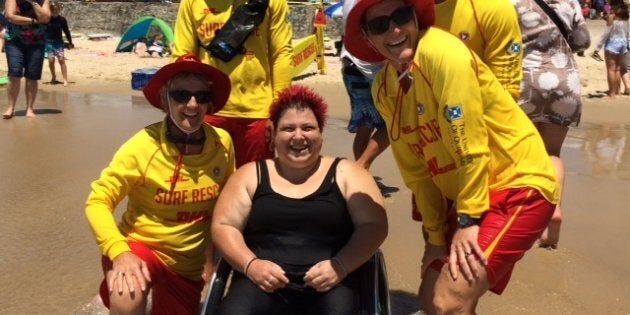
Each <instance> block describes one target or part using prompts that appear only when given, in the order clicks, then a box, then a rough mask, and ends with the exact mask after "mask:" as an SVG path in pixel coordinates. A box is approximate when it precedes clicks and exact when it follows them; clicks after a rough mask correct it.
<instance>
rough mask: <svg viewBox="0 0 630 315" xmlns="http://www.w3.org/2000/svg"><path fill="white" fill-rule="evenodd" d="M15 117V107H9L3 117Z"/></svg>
mask: <svg viewBox="0 0 630 315" xmlns="http://www.w3.org/2000/svg"><path fill="white" fill-rule="evenodd" d="M11 118H13V108H9V109H7V110H6V111H5V112H4V114H2V119H11Z"/></svg>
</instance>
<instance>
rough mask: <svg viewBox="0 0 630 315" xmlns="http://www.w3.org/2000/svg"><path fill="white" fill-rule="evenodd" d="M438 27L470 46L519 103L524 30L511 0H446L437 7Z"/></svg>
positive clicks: (436, 24) (436, 23) (436, 22)
mask: <svg viewBox="0 0 630 315" xmlns="http://www.w3.org/2000/svg"><path fill="white" fill-rule="evenodd" d="M435 15H436V21H435V26H437V27H439V28H443V29H445V30H446V31H449V32H451V33H452V34H453V35H455V36H457V37H459V38H460V39H461V40H462V41H464V42H465V43H466V45H468V47H470V48H471V49H472V50H473V51H474V52H475V53H476V54H477V56H479V57H480V58H481V60H482V61H483V62H484V63H485V64H487V65H488V66H489V67H490V70H492V72H493V73H494V75H495V76H496V77H497V79H499V82H501V84H502V85H503V86H504V87H505V88H506V89H507V90H508V91H509V92H510V94H511V95H512V98H514V99H515V100H518V97H519V93H520V83H521V79H522V78H523V69H522V63H523V49H522V44H523V40H522V36H521V29H520V26H519V24H518V16H517V14H516V10H515V9H514V6H513V5H512V3H511V2H510V1H509V0H493V1H483V0H482V1H480V0H446V1H444V2H441V3H437V4H436V5H435Z"/></svg>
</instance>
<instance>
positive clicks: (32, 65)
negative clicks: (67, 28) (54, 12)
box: [2, 0, 50, 119]
mask: <svg viewBox="0 0 630 315" xmlns="http://www.w3.org/2000/svg"><path fill="white" fill-rule="evenodd" d="M4 7H5V11H4V14H5V16H6V18H7V20H8V22H9V23H8V24H7V30H6V35H5V43H4V51H5V53H6V56H7V65H8V67H9V71H8V76H9V88H8V89H7V98H8V102H7V103H8V108H7V109H6V110H5V111H4V113H3V114H2V118H4V119H10V118H12V117H13V114H14V113H15V103H16V102H17V98H18V95H19V94H20V81H21V79H22V77H25V78H26V84H25V85H26V86H25V88H24V94H25V95H26V117H28V118H33V117H35V112H34V111H33V105H34V104H35V98H36V97H37V81H39V79H41V77H42V66H43V64H44V45H45V43H46V39H45V32H46V23H48V21H49V20H50V2H49V0H6V2H5V6H4Z"/></svg>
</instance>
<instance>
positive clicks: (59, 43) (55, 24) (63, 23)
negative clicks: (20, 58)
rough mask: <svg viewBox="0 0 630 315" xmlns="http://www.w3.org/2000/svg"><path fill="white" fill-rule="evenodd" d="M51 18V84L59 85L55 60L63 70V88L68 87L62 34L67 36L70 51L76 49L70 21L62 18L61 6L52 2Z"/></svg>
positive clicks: (48, 34) (48, 48)
mask: <svg viewBox="0 0 630 315" xmlns="http://www.w3.org/2000/svg"><path fill="white" fill-rule="evenodd" d="M50 11H51V12H50V13H51V18H50V22H48V26H47V27H46V53H47V54H48V67H49V68H50V73H51V75H52V78H51V79H50V84H59V83H61V82H59V81H57V75H56V73H55V59H57V62H58V63H59V67H60V68H61V75H62V77H63V86H68V68H67V67H66V57H65V55H64V48H65V47H64V42H63V37H62V34H61V32H63V34H65V35H66V39H67V40H68V49H71V48H74V44H73V43H72V35H71V34H70V29H69V28H68V21H67V20H66V18H65V17H63V16H61V4H60V3H58V2H56V1H52V2H51V3H50Z"/></svg>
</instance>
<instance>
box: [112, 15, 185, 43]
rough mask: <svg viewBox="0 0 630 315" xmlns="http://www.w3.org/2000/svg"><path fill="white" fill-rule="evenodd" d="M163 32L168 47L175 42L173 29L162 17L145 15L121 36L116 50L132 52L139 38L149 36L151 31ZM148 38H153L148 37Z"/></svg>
mask: <svg viewBox="0 0 630 315" xmlns="http://www.w3.org/2000/svg"><path fill="white" fill-rule="evenodd" d="M156 30H157V31H159V32H162V34H164V37H163V38H162V41H163V42H164V45H165V46H166V47H168V46H170V45H171V43H173V37H174V36H173V29H172V28H171V27H170V26H169V25H168V24H167V23H166V22H165V21H164V20H162V19H159V18H156V17H154V16H143V17H141V18H139V19H137V20H135V21H134V22H133V23H131V25H130V26H129V28H127V30H126V31H125V33H124V34H123V35H122V37H121V38H120V42H119V43H118V46H117V47H116V52H131V50H132V48H133V45H134V44H135V43H137V42H138V41H139V40H142V39H144V38H147V37H149V36H150V35H153V34H151V32H155V31H156ZM148 40H151V39H150V38H148Z"/></svg>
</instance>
